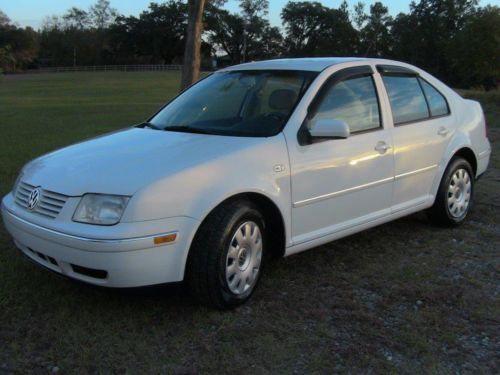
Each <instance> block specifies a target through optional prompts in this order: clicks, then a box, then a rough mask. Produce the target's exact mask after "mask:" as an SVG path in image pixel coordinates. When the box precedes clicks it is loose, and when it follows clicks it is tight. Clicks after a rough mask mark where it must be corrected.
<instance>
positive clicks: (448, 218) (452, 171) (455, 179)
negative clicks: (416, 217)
mask: <svg viewBox="0 0 500 375" xmlns="http://www.w3.org/2000/svg"><path fill="white" fill-rule="evenodd" d="M473 193H474V174H473V171H472V167H471V165H470V164H469V162H468V161H467V160H465V159H463V158H460V157H455V158H453V159H452V160H451V161H450V163H449V164H448V167H447V168H446V171H445V172H444V175H443V178H442V179H441V183H440V184H439V189H438V192H437V195H436V200H435V201H434V205H433V206H432V207H431V208H429V209H428V210H427V211H426V213H427V216H428V217H429V219H430V220H431V221H432V222H433V223H434V224H437V225H440V226H443V227H455V226H458V225H460V224H462V223H463V222H464V221H465V218H466V217H467V213H468V212H469V211H470V208H471V206H472V198H473Z"/></svg>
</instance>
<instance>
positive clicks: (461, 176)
mask: <svg viewBox="0 0 500 375" xmlns="http://www.w3.org/2000/svg"><path fill="white" fill-rule="evenodd" d="M471 187H472V186H471V179H470V176H469V173H468V172H467V171H466V170H465V169H457V170H456V171H455V173H454V174H453V176H452V177H451V181H450V186H449V187H448V210H449V211H450V214H451V215H452V216H453V217H456V218H458V217H461V216H463V215H464V214H465V213H466V212H467V209H468V208H469V203H470V197H471Z"/></svg>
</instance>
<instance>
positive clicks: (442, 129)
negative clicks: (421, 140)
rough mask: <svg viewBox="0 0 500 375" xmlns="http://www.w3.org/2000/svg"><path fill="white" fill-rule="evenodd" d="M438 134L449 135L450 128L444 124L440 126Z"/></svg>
mask: <svg viewBox="0 0 500 375" xmlns="http://www.w3.org/2000/svg"><path fill="white" fill-rule="evenodd" d="M438 135H440V136H441V137H446V136H447V135H448V129H446V128H445V127H444V126H442V127H440V128H439V130H438Z"/></svg>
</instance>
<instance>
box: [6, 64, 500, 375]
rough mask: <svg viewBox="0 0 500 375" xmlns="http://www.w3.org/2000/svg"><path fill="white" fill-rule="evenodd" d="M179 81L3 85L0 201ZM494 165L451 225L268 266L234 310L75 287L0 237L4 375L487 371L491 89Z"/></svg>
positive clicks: (87, 76) (491, 311) (494, 281)
mask: <svg viewBox="0 0 500 375" xmlns="http://www.w3.org/2000/svg"><path fill="white" fill-rule="evenodd" d="M178 82H179V77H178V75H176V74H175V73H102V74H101V73H70V74H45V75H30V76H10V77H0V194H1V195H4V194H6V193H7V192H8V191H9V190H10V188H11V186H12V184H13V182H14V180H15V178H16V175H17V173H18V171H19V169H20V168H21V166H22V165H23V164H24V163H25V162H27V161H28V160H30V159H32V158H34V157H36V156H38V155H40V154H42V153H45V152H48V151H50V150H53V149H55V148H58V147H60V146H63V145H67V144H69V143H73V142H76V141H79V140H81V139H84V138H88V137H91V136H94V135H97V134H101V133H103V132H106V131H110V130H114V129H118V128H121V127H125V126H127V125H130V124H133V123H136V122H139V121H141V120H144V119H145V118H147V116H148V115H149V114H151V113H154V111H155V110H156V109H157V108H158V107H159V106H160V105H161V104H162V103H164V102H165V101H166V100H167V99H168V98H170V97H171V96H172V95H174V94H175V92H176V90H177V88H178ZM462 94H463V95H466V96H470V97H473V98H476V99H478V100H480V101H481V102H482V104H483V106H484V108H485V109H486V111H487V115H488V123H489V127H490V130H489V137H490V140H491V142H492V146H493V156H492V161H491V164H490V169H489V171H488V173H487V174H486V175H485V176H484V177H483V178H482V179H481V180H480V181H479V182H478V183H477V190H476V202H475V207H474V209H473V210H472V212H471V215H470V218H469V220H468V221H467V222H466V223H465V224H464V225H463V226H462V227H460V228H457V229H442V228H437V227H434V226H432V225H430V224H429V222H428V221H427V220H426V218H425V215H423V214H422V213H418V214H415V215H412V216H409V217H406V218H403V219H401V220H397V221H395V222H392V223H389V224H386V225H382V226H379V227H377V228H374V229H371V230H368V231H365V232H363V233H359V234H356V235H353V236H351V237H348V238H345V239H342V240H339V241H336V242H333V243H330V244H328V245H325V246H322V247H318V248H316V249H313V250H311V251H308V252H305V253H302V254H298V255H294V256H291V257H289V258H286V259H279V260H276V261H273V262H272V263H270V264H268V267H267V269H266V273H265V277H264V278H263V280H262V283H261V285H260V287H259V288H258V290H257V291H256V293H255V294H254V296H253V298H252V300H251V301H250V302H249V303H248V304H247V305H245V306H243V307H241V308H239V309H237V310H234V311H230V312H220V311H213V310H209V309H206V308H204V307H201V306H198V305H197V304H196V303H195V302H193V301H192V300H191V299H190V298H189V297H188V296H187V295H186V293H184V292H183V291H182V289H179V288H160V289H150V290H141V291H135V292H130V291H128V292H117V291H112V290H104V289H99V288H94V287H88V286H85V285H82V284H78V283H74V282H70V281H68V280H66V279H63V278H60V277H58V276H56V275H54V274H52V273H49V272H47V271H45V270H43V269H40V268H38V267H36V266H34V265H33V264H32V263H30V262H29V261H28V260H26V259H25V258H24V257H23V256H22V255H21V253H20V252H19V251H18V250H16V249H15V247H14V245H13V243H12V241H11V240H10V238H9V236H8V235H7V233H6V232H5V230H4V229H3V226H1V225H0V343H1V344H0V373H4V372H5V373H11V372H16V373H25V372H28V371H30V372H35V373H46V372H57V371H60V372H61V373H68V372H75V373H81V372H84V373H88V372H92V373H94V372H104V373H126V372H130V373H144V372H147V373H159V372H168V373H195V372H214V373H215V372H217V373H229V372H231V373H235V372H236V373H266V372H273V373H275V372H276V373H305V372H317V373H332V372H364V373H370V372H394V373H412V374H413V373H428V372H434V373H476V372H480V373H494V372H496V373H498V365H499V355H500V354H499V353H500V343H499V337H500V334H499V333H500V330H499V323H500V322H499V317H500V299H499V293H500V277H499V276H500V272H499V271H500V263H499V257H498V255H499V249H500V215H499V209H500V195H499V192H498V191H499V189H498V188H499V181H500V157H499V155H500V153H499V151H500V122H499V118H500V93H499V91H496V92H490V93H483V92H480V91H477V92H471V91H469V92H463V93H462Z"/></svg>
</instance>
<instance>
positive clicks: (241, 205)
mask: <svg viewBox="0 0 500 375" xmlns="http://www.w3.org/2000/svg"><path fill="white" fill-rule="evenodd" d="M265 248H266V233H265V221H264V217H263V216H262V215H261V213H260V212H259V211H258V210H257V208H256V207H255V206H254V205H253V204H252V203H250V202H247V201H244V200H238V201H231V202H228V203H225V204H223V205H222V206H220V207H218V208H216V209H215V210H214V211H213V212H212V213H210V215H209V216H208V217H207V218H206V219H205V221H204V222H203V223H202V224H201V226H200V228H199V230H198V232H197V233H196V236H195V238H194V240H193V243H192V245H191V250H190V254H189V259H188V264H187V274H186V281H187V284H188V287H189V289H190V291H191V292H192V294H193V295H194V296H195V297H196V298H197V299H198V300H199V301H201V302H202V303H204V304H206V305H209V306H211V307H216V308H219V309H228V308H233V307H236V306H238V305H240V304H242V303H244V302H245V301H247V300H248V299H249V298H250V296H251V295H252V293H253V291H254V290H255V287H256V285H257V283H258V281H259V279H260V275H261V273H262V266H263V255H264V251H265Z"/></svg>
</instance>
